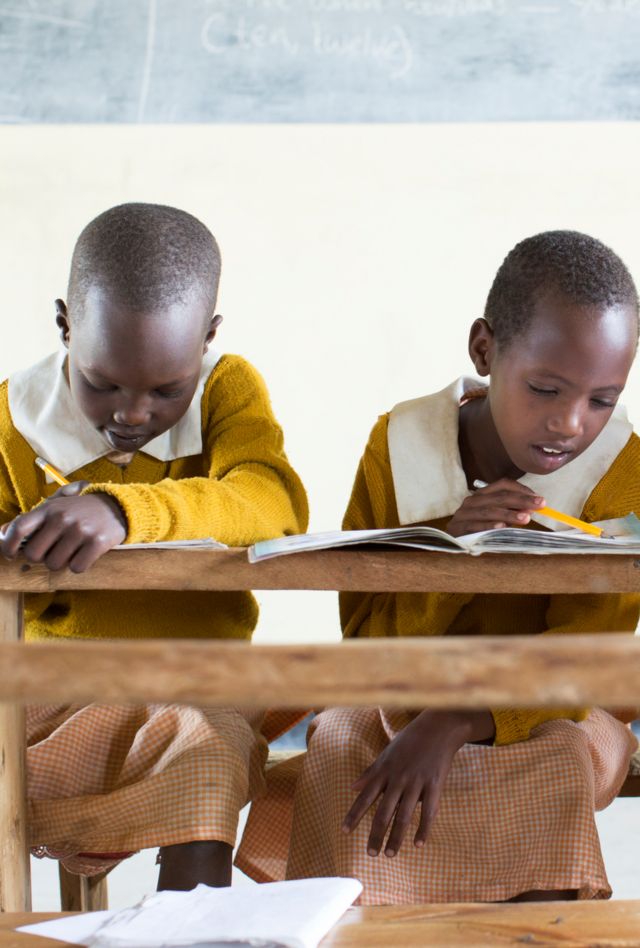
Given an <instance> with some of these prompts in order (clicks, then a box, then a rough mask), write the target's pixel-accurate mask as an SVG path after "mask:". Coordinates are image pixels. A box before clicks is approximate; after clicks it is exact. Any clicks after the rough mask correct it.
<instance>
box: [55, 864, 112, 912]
mask: <svg viewBox="0 0 640 948" xmlns="http://www.w3.org/2000/svg"><path fill="white" fill-rule="evenodd" d="M58 868H59V872H60V908H61V909H62V911H63V912H98V911H100V910H101V909H106V908H109V896H108V891H107V873H106V872H100V873H99V874H98V875H96V876H76V875H74V874H73V873H72V872H68V871H67V870H66V869H65V868H64V866H63V865H62V864H60V865H59V867H58Z"/></svg>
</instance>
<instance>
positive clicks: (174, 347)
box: [0, 204, 307, 889]
mask: <svg viewBox="0 0 640 948" xmlns="http://www.w3.org/2000/svg"><path fill="white" fill-rule="evenodd" d="M219 275H220V254H219V250H218V246H217V244H216V241H215V239H214V238H213V236H212V234H211V233H210V232H209V231H208V230H207V228H206V227H205V226H204V225H203V224H202V223H200V221H198V220H196V218H194V217H192V216H191V215H190V214H187V213H185V212H184V211H181V210H177V209H176V208H171V207H163V206H159V205H153V204H124V205H121V206H119V207H114V208H111V209H110V210H108V211H106V212H105V213H103V214H101V215H100V216H99V217H97V218H96V219H95V220H93V221H92V222H91V223H90V224H89V225H88V226H87V227H86V228H85V230H84V231H83V232H82V234H81V235H80V238H79V239H78V242H77V244H76V248H75V251H74V254H73V260H72V264H71V276H70V280H69V288H68V296H67V302H66V304H65V303H64V302H63V301H62V300H56V321H57V324H58V327H59V329H60V333H61V337H62V342H63V348H62V349H61V351H60V352H59V353H55V354H54V355H51V356H49V357H48V358H46V359H44V360H43V361H42V362H40V363H38V364H37V365H35V366H32V367H31V368H29V369H27V370H25V371H21V372H17V373H16V374H15V375H12V376H11V377H10V378H9V379H8V381H6V382H5V383H4V384H3V385H2V387H1V388H0V400H1V402H2V408H1V409H0V523H4V524H5V528H4V533H3V535H2V538H1V539H0V552H1V553H2V554H3V555H4V556H5V557H8V558H13V557H15V556H16V554H17V553H18V550H19V549H22V551H23V553H24V556H25V557H26V558H27V560H29V561H30V562H33V563H44V564H45V565H46V566H48V567H49V568H50V569H52V570H58V569H63V568H65V567H68V568H70V569H71V570H74V571H76V572H80V571H82V570H86V569H88V568H89V567H90V566H91V565H92V564H93V563H94V562H95V561H96V560H97V559H98V558H99V557H100V556H102V554H104V553H106V552H107V551H108V550H109V549H111V548H112V547H114V546H116V545H117V544H120V543H139V542H153V541H162V540H165V541H166V540H189V539H197V538H200V537H204V536H213V537H215V538H216V539H217V540H219V541H221V542H223V543H226V544H228V545H231V546H239V545H246V544H250V543H253V542H255V541H256V540H260V539H266V538H268V537H272V536H277V535H282V534H286V533H297V532H300V531H301V530H304V529H306V524H307V504H306V498H305V493H304V488H303V486H302V484H301V482H300V480H299V479H298V477H297V475H296V474H295V472H294V471H293V470H292V468H291V467H290V465H289V462H288V460H287V457H286V455H285V452H284V448H283V437H282V431H281V429H280V427H279V426H278V424H277V422H276V420H275V418H274V417H273V414H272V411H271V406H270V403H269V397H268V394H267V391H266V388H265V386H264V382H263V381H262V379H261V377H260V376H259V375H258V373H257V372H256V370H255V369H254V368H253V367H252V366H251V365H249V364H248V363H247V362H246V361H245V360H244V359H242V358H240V357H239V356H235V355H220V354H219V353H218V352H216V351H215V350H214V349H213V346H212V344H213V341H214V337H215V336H216V332H217V329H218V327H219V325H220V322H221V320H222V317H221V316H218V315H215V305H216V296H217V289H218V280H219ZM36 456H42V457H44V458H46V460H47V461H49V462H50V463H52V464H53V465H54V466H55V467H57V468H58V469H59V470H60V471H62V473H63V474H65V475H66V476H67V477H68V478H69V479H70V480H71V481H72V483H71V484H70V485H69V486H68V487H63V488H61V489H59V490H56V489H55V486H56V485H55V484H50V483H48V482H47V480H46V476H45V474H44V473H43V471H41V470H40V469H39V468H38V467H37V466H36V464H35V458H36ZM256 620H257V605H256V602H255V600H254V598H253V596H252V595H251V594H250V593H246V592H227V593H221V592H211V593H210V592H189V593H180V592H172V591H154V592H147V591H143V590H140V591H129V592H126V593H121V592H114V591H108V590H99V591H98V590H95V591H82V592H56V593H45V594H38V595H35V594H34V595H28V596H27V597H26V637H27V638H28V639H30V640H43V639H48V640H51V639H67V638H83V639H101V638H178V637H183V638H239V639H246V638H250V636H251V633H252V630H253V628H254V626H255V624H256ZM259 724H260V721H259V715H251V714H249V713H244V712H242V711H240V710H238V709H202V710H198V709H194V708H185V707H177V706H144V707H141V706H136V707H105V706H101V705H98V704H91V705H88V706H85V707H75V706H63V707H38V708H36V707H33V708H29V709H28V711H27V731H28V734H27V738H28V750H27V759H28V772H29V806H30V825H29V837H30V843H31V845H32V847H34V848H35V849H36V850H38V851H39V852H40V853H41V854H46V855H54V856H56V857H58V858H60V859H61V860H62V861H63V863H65V864H66V866H67V867H68V868H69V869H70V870H71V871H76V872H82V873H85V874H91V873H92V872H98V871H101V870H102V869H104V868H105V867H106V866H107V865H110V864H114V863H115V862H117V861H118V860H119V859H120V858H122V857H123V856H125V855H128V854H130V853H131V852H132V851H134V850H137V849H141V848H145V847H155V846H158V847H160V876H159V882H158V886H159V888H172V889H185V888H191V887H193V886H194V885H196V884H197V883H199V882H204V883H206V884H208V885H228V884H229V883H230V881H231V851H232V846H233V843H234V839H235V833H236V826H237V819H238V812H239V810H240V808H241V807H242V806H243V805H244V804H245V803H246V802H247V801H248V800H250V799H251V798H252V797H253V796H254V795H255V794H256V793H258V792H259V791H260V790H261V789H262V786H263V776H262V766H263V763H264V759H265V756H266V744H265V741H264V739H263V738H262V737H261V736H260V732H259Z"/></svg>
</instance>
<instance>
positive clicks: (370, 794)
mask: <svg viewBox="0 0 640 948" xmlns="http://www.w3.org/2000/svg"><path fill="white" fill-rule="evenodd" d="M543 506H544V498H543V497H539V496H537V495H536V494H534V493H533V491H532V490H530V489H529V488H528V487H525V486H524V485H523V484H520V483H518V482H517V481H514V480H510V479H508V478H502V479H501V480H499V481H495V482H494V483H493V484H490V485H489V486H488V487H483V488H480V489H479V490H476V491H475V492H474V493H473V494H471V495H470V496H469V497H467V498H466V499H465V500H464V501H463V503H462V504H461V506H460V508H459V509H458V510H457V511H456V512H455V514H454V515H453V517H452V518H451V520H450V521H449V523H448V525H447V530H448V532H449V533H451V535H452V536H464V535H465V534H467V533H475V532H477V531H480V530H491V529H494V528H496V527H505V526H514V527H523V526H526V525H527V524H528V523H529V521H530V520H531V514H532V513H535V511H536V510H538V509H539V508H540V507H543ZM494 736H495V726H494V721H493V717H492V715H491V712H490V711H471V712H468V711H429V710H426V711H422V712H421V713H420V714H418V715H417V716H416V717H415V718H414V720H413V721H412V722H411V723H410V724H408V725H407V727H405V728H404V729H403V730H402V731H401V732H400V733H399V734H397V735H396V737H395V738H394V739H393V740H392V741H391V742H390V743H389V745H388V746H387V747H386V748H385V750H384V751H383V752H382V753H381V754H380V756H379V757H378V758H377V760H375V761H374V763H373V764H372V765H371V766H370V767H368V768H367V770H365V772H364V773H363V774H362V775H361V777H360V778H359V779H358V780H356V782H355V783H354V784H353V789H354V790H355V791H357V793H358V796H357V797H356V800H355V802H354V804H353V806H352V807H351V809H350V810H349V812H348V813H347V816H346V817H345V820H344V823H343V830H344V832H345V833H350V832H352V831H353V830H354V829H355V828H356V826H358V824H359V823H360V821H361V820H362V818H363V817H364V815H365V813H366V812H367V811H368V810H369V809H370V808H371V807H372V806H373V805H374V804H375V803H376V802H377V801H379V802H378V806H377V809H376V812H375V815H374V817H373V821H372V824H371V832H370V834H369V840H368V843H367V851H368V853H369V855H370V856H377V855H378V854H379V853H380V851H381V849H382V847H383V843H384V840H385V837H386V835H387V833H389V837H388V839H387V843H386V846H385V850H384V852H385V855H386V856H388V857H393V856H395V854H396V853H397V852H398V850H399V849H400V846H401V845H402V842H403V840H404V838H405V835H406V832H407V828H408V826H409V825H410V823H411V819H412V817H413V814H414V811H415V810H416V808H417V806H418V804H420V824H419V826H418V831H417V833H416V835H415V837H414V840H413V842H414V845H415V846H424V844H425V842H426V839H427V836H428V833H429V828H430V826H431V824H432V823H433V820H434V818H435V815H436V813H437V811H438V805H439V802H440V796H441V794H442V790H443V787H444V784H445V781H446V778H447V774H448V773H449V770H450V768H451V763H452V761H453V758H454V755H455V754H456V752H457V751H458V750H459V749H460V748H461V747H462V746H463V744H466V743H484V742H489V741H492V740H493V738H494ZM389 830H390V832H389Z"/></svg>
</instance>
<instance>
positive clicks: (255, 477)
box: [87, 464, 306, 546]
mask: <svg viewBox="0 0 640 948" xmlns="http://www.w3.org/2000/svg"><path fill="white" fill-rule="evenodd" d="M95 492H99V493H102V494H105V495H108V496H109V497H111V498H113V500H115V501H116V502H117V503H118V504H119V506H120V507H121V508H122V510H123V512H124V515H125V517H126V521H127V542H129V543H152V542H158V541H163V540H190V539H199V538H201V537H203V536H212V537H214V538H215V539H216V540H219V541H220V542H221V543H227V544H229V545H230V546H243V545H246V544H250V543H255V542H256V541H257V540H262V539H270V538H271V537H274V536H280V535H282V534H284V533H297V532H302V531H304V529H305V528H306V504H305V501H304V492H303V491H302V488H301V487H300V488H298V487H297V484H295V483H291V484H290V485H286V484H285V483H283V480H282V479H281V477H280V476H279V474H278V473H277V472H276V471H274V470H272V469H270V468H268V467H266V466H263V465H258V464H256V465H246V466H245V467H243V468H242V469H239V470H235V471H232V472H231V473H230V474H229V475H227V477H225V478H222V479H221V480H216V479H214V478H207V477H193V478H185V479H183V480H171V479H166V480H164V481H160V482H159V483H157V484H94V485H92V486H91V487H89V488H87V493H95Z"/></svg>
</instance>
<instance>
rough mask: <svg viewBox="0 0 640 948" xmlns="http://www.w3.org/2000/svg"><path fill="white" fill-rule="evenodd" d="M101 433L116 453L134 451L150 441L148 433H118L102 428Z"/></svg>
mask: <svg viewBox="0 0 640 948" xmlns="http://www.w3.org/2000/svg"><path fill="white" fill-rule="evenodd" d="M103 433H104V436H105V438H106V440H107V442H108V443H109V444H110V445H111V447H112V448H116V449H117V450H118V451H122V450H130V451H135V450H136V449H137V448H139V447H141V446H142V445H143V444H146V443H147V441H149V440H150V435H149V433H148V432H141V431H138V432H133V433H132V432H130V431H127V432H120V431H115V430H114V429H113V428H104V429H103Z"/></svg>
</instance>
